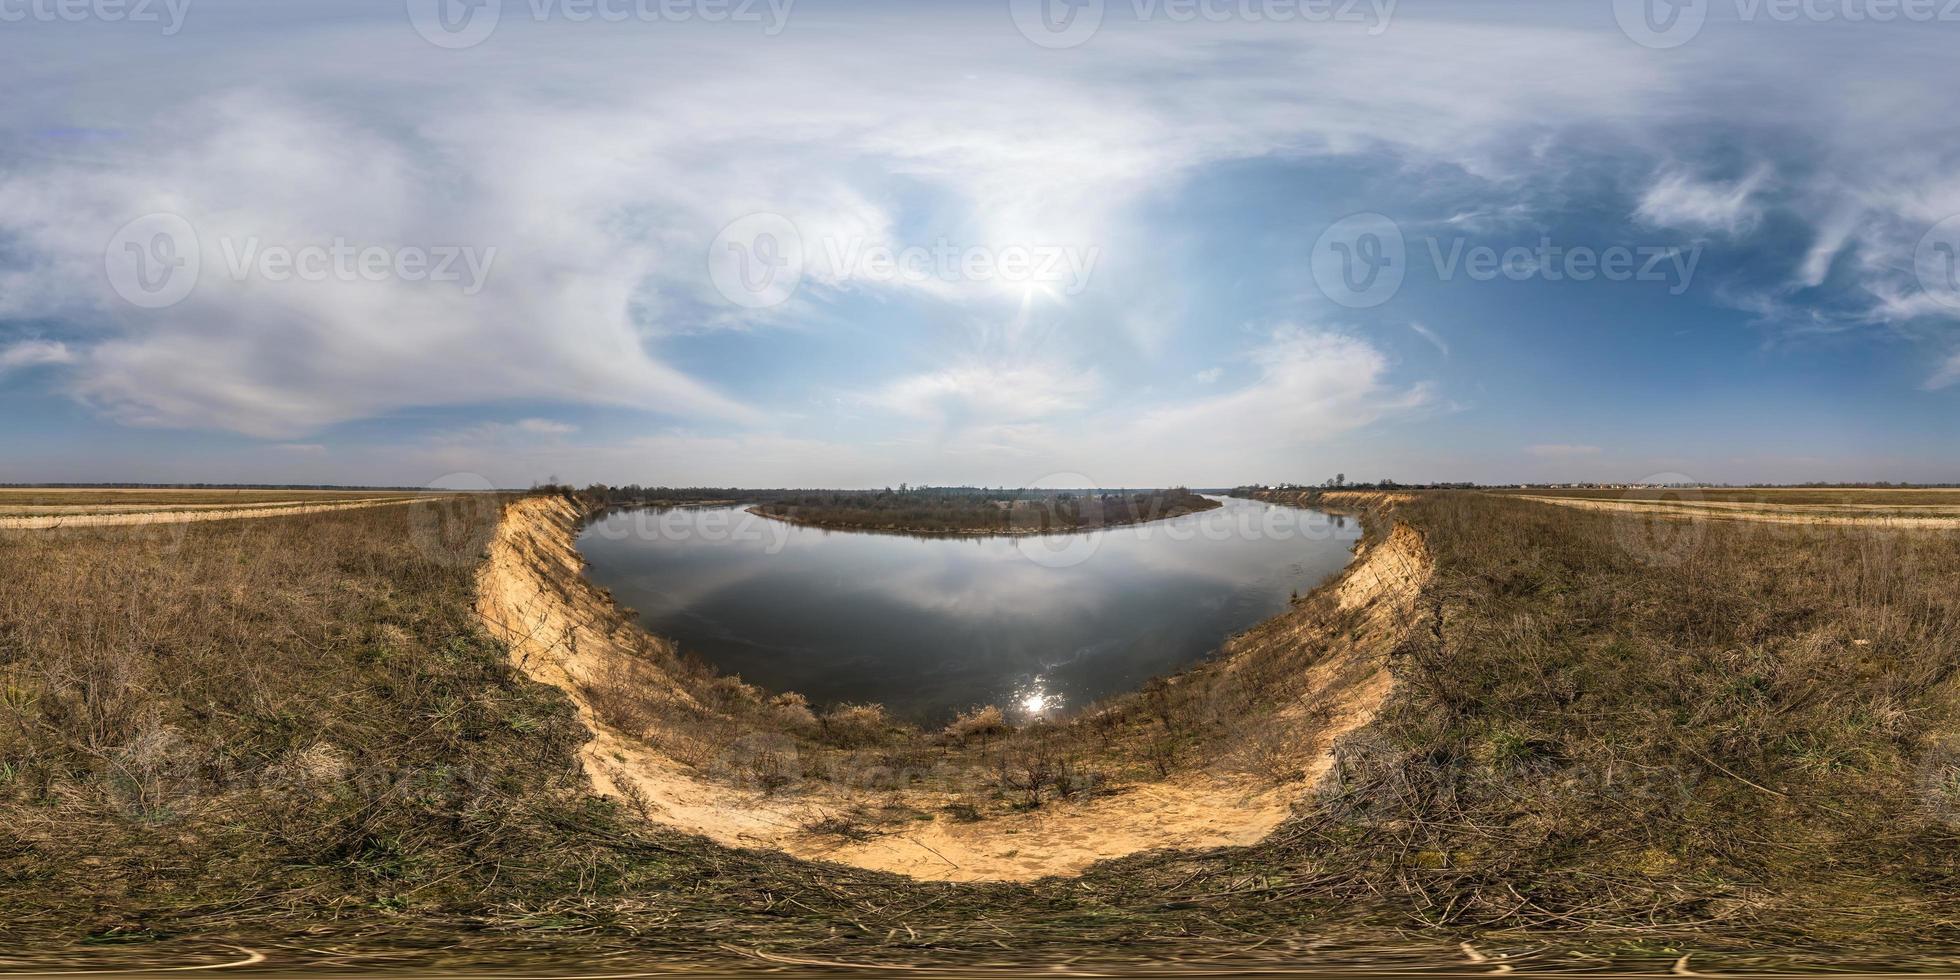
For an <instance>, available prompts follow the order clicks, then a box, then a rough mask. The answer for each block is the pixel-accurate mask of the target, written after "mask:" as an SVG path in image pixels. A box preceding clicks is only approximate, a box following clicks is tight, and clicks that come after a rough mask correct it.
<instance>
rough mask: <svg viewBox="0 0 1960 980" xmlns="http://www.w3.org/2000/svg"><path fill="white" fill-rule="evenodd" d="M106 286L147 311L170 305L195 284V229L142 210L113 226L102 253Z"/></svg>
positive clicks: (200, 263)
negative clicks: (142, 213) (139, 214)
mask: <svg viewBox="0 0 1960 980" xmlns="http://www.w3.org/2000/svg"><path fill="white" fill-rule="evenodd" d="M102 263H103V268H104V270H105V271H107V272H108V274H109V288H110V289H113V290H115V291H116V295H118V296H121V297H122V298H123V299H124V300H126V301H128V302H129V303H130V304H132V305H135V306H140V307H142V308H144V309H146V310H158V309H162V308H164V307H166V306H175V305H177V304H178V303H181V302H183V301H184V300H185V299H186V298H187V297H189V296H190V294H191V290H193V289H196V288H197V276H198V273H199V271H200V270H201V269H202V267H203V261H202V253H201V252H199V250H198V244H197V230H196V229H194V228H192V227H191V223H190V222H188V221H185V220H184V219H183V218H181V217H179V216H177V215H174V214H166V213H158V214H146V215H144V216H143V217H141V218H137V219H136V220H135V221H132V222H130V223H129V224H126V225H124V226H122V227H121V228H119V229H117V230H116V234H115V236H114V237H112V238H110V239H109V245H108V247H107V248H105V249H103V252H102Z"/></svg>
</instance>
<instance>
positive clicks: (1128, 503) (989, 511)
mask: <svg viewBox="0 0 1960 980" xmlns="http://www.w3.org/2000/svg"><path fill="white" fill-rule="evenodd" d="M1217 506H1218V502H1217V501H1215V500H1208V499H1206V498H1204V497H1201V496H1199V495H1197V494H1195V493H1192V492H1191V491H1189V490H1186V489H1184V488H1182V487H1178V488H1175V489H1171V490H1146V491H1141V492H1135V493H1095V492H1077V491H1053V492H1050V491H1040V490H1014V491H1003V490H995V491H988V490H944V489H925V490H897V491H893V490H867V491H825V492H821V493H801V494H792V495H783V496H780V497H777V498H773V499H770V500H765V501H763V502H761V503H758V504H756V505H754V507H752V508H751V509H752V510H753V511H754V512H755V513H758V514H762V515H763V516H765V517H774V518H777V519H779V520H785V521H790V522H792V523H796V524H807V525H810V526H813V527H831V528H848V529H852V530H868V531H903V532H906V533H911V534H1044V533H1053V532H1060V531H1080V530H1088V529H1093V528H1099V527H1116V526H1120V525H1127V524H1142V523H1145V522H1148V521H1157V520H1163V519H1165V518H1169V517H1177V516H1180V515H1183V514H1191V513H1196V512H1198V511H1203V510H1210V509H1212V508H1214V507H1217Z"/></svg>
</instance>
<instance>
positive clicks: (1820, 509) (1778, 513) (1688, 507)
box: [1511, 494, 1960, 530]
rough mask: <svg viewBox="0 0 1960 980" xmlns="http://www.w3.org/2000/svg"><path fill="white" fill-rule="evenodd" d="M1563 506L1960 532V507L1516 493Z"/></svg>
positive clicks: (1690, 515) (1627, 511)
mask: <svg viewBox="0 0 1960 980" xmlns="http://www.w3.org/2000/svg"><path fill="white" fill-rule="evenodd" d="M1511 496H1515V497H1517V498H1518V499H1520V500H1536V501H1539V502H1541V503H1547V504H1557V505H1558V506H1561V507H1577V508H1580V509H1582V510H1600V511H1611V512H1616V513H1625V514H1652V515H1660V516H1665V517H1681V518H1699V519H1702V520H1731V521H1755V522H1759V523H1765V524H1813V525H1825V526H1843V527H1854V526H1856V527H1888V528H1927V529H1935V530H1954V529H1960V506H1949V505H1944V504H1764V503H1748V502H1743V501H1732V500H1665V501H1657V500H1601V499H1598V498H1594V497H1558V496H1548V495H1539V494H1512V495H1511Z"/></svg>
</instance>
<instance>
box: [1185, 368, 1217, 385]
mask: <svg viewBox="0 0 1960 980" xmlns="http://www.w3.org/2000/svg"><path fill="white" fill-rule="evenodd" d="M1224 376H1225V369H1224V368H1217V367H1213V368H1205V369H1204V370H1202V371H1199V372H1198V373H1197V374H1194V375H1192V376H1191V380H1193V381H1196V382H1198V383H1199V384H1202V385H1208V384H1216V383H1217V381H1218V379H1219V378H1222V377H1224Z"/></svg>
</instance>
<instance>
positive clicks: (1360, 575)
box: [478, 497, 1426, 881]
mask: <svg viewBox="0 0 1960 980" xmlns="http://www.w3.org/2000/svg"><path fill="white" fill-rule="evenodd" d="M1208 503H1211V504H1212V505H1213V506H1216V502H1215V501H1208ZM590 516H591V514H590V509H589V508H586V507H584V506H582V505H581V504H579V503H577V502H575V501H572V500H570V499H567V498H562V497H553V498H531V499H526V500H521V501H518V502H516V503H514V504H513V505H512V506H511V508H510V509H509V510H508V511H507V512H506V514H505V517H504V520H503V522H502V524H501V525H500V527H499V530H498V533H497V536H496V538H495V539H494V540H493V542H492V545H491V549H490V558H489V561H488V562H487V563H486V564H485V566H484V570H483V574H482V575H481V577H480V578H479V586H478V594H479V611H480V613H481V615H482V617H483V620H484V622H485V624H486V626H487V627H488V628H489V629H490V631H491V632H492V634H493V635H496V636H498V637H499V638H501V639H503V640H504V641H505V642H506V643H508V644H509V645H510V648H511V654H512V658H513V662H514V663H516V664H517V665H518V666H519V667H520V669H522V670H524V671H525V672H526V673H527V675H529V676H531V677H532V678H533V679H535V680H539V681H541V682H544V683H548V684H552V685H553V686H556V687H559V688H561V689H563V690H565V691H566V692H567V693H568V694H569V695H570V696H571V698H572V699H573V701H574V703H575V704H577V705H578V708H579V711H580V717H581V719H582V720H583V721H584V722H585V724H586V725H587V726H588V727H590V728H591V729H592V730H593V731H594V732H595V733H596V737H595V739H594V740H593V741H592V742H591V743H589V744H588V745H587V746H586V748H585V750H584V751H583V757H584V758H585V759H586V763H587V770H588V772H589V774H590V775H591V777H592V780H593V785H594V786H595V788H597V789H598V790H599V791H600V792H602V793H605V794H607V795H610V796H613V797H615V798H619V799H622V800H625V801H628V802H629V804H630V805H633V806H634V807H636V808H637V809H639V810H640V811H641V812H642V813H644V814H645V815H646V816H647V818H648V819H651V820H654V821H656V822H659V823H662V824H665V825H667V826H672V827H675V828H678V829H682V830H685V831H687V832H690V833H699V834H703V835H705V836H708V837H710V838H712V839H715V840H718V841H721V842H723V843H726V844H730V845H732V846H748V847H767V848H771V849H775V850H780V851H783V852H785V853H789V854H792V855H794V856H798V857H804V858H813V859H823V860H830V861H837V862H840V863H845V864H850V865H854V866H857V867H863V868H872V869H877V870H885V871H895V872H898V873H900V874H905V875H908V876H912V877H919V878H930V879H938V880H953V881H976V880H1031V879H1034V878H1040V877H1046V876H1049V875H1056V874H1078V873H1080V872H1081V871H1082V870H1084V869H1085V868H1087V867H1088V866H1089V865H1090V864H1091V863H1093V862H1096V861H1100V860H1107V859H1110V858H1115V857H1121V856H1123V855H1127V854H1134V853H1139V852H1143V851H1151V850H1160V849H1166V848H1169V849H1185V850H1191V849H1204V848H1211V847H1218V846H1228V845H1245V844H1250V843H1253V842H1255V841H1257V840H1259V839H1260V838H1262V837H1264V836H1265V835H1267V834H1268V833H1270V832H1271V831H1272V830H1273V829H1274V828H1276V827H1277V826H1279V825H1280V824H1281V823H1282V822H1284V820H1285V819H1286V817H1287V816H1288V815H1289V814H1290V813H1291V809H1292V803H1293V801H1294V800H1296V799H1298V798H1299V797H1301V796H1302V795H1304V794H1307V793H1310V792H1312V790H1313V789H1314V788H1315V787H1316V786H1317V785H1318V783H1319V781H1320V779H1321V778H1322V777H1323V776H1324V775H1325V773H1326V772H1327V771H1328V770H1329V769H1330V767H1331V765H1332V760H1333V755H1332V752H1333V746H1334V743H1335V742H1336V740H1338V739H1339V738H1341V737H1342V736H1344V735H1346V734H1347V733H1349V732H1351V731H1354V730H1355V729H1357V728H1359V727H1360V726H1361V725H1363V724H1365V723H1366V722H1367V721H1368V720H1370V719H1371V718H1372V717H1373V715H1374V712H1375V711H1376V710H1377V709H1378V708H1379V706H1380V704H1381V703H1382V701H1383V699H1384V698H1386V697H1387V694H1388V692H1389V690H1390V688H1391V686H1392V685H1391V682H1390V679H1389V675H1388V672H1387V670H1386V653H1387V650H1388V649H1390V648H1392V647H1393V646H1394V645H1395V643H1396V642H1398V639H1397V638H1398V637H1399V636H1400V634H1401V633H1402V632H1403V631H1405V630H1406V629H1408V628H1409V623H1410V622H1411V620H1412V618H1413V608H1414V605H1413V604H1414V596H1415V594H1416V592H1417V591H1419V589H1420V587H1421V583H1422V581H1423V580H1424V578H1425V576H1426V572H1425V568H1426V553H1425V552H1424V550H1423V548H1422V544H1421V538H1420V535H1417V534H1415V532H1414V531H1413V530H1411V529H1408V528H1406V527H1396V528H1391V529H1390V530H1388V531H1387V532H1386V533H1384V534H1383V535H1381V536H1380V537H1379V539H1377V540H1374V541H1372V542H1369V543H1366V544H1364V546H1363V549H1362V552H1361V554H1360V555H1359V556H1358V557H1357V558H1356V560H1355V562H1354V563H1353V564H1352V565H1351V566H1350V568H1349V569H1348V570H1347V571H1345V572H1343V573H1342V574H1340V575H1338V576H1337V577H1336V579H1335V581H1333V582H1330V583H1329V584H1328V585H1327V586H1326V587H1324V588H1323V589H1322V590H1320V592H1317V593H1316V594H1315V596H1317V598H1316V597H1309V599H1308V600H1306V601H1303V602H1301V603H1299V604H1298V605H1296V606H1295V607H1294V608H1293V609H1290V610H1289V611H1288V612H1287V613H1285V614H1282V615H1281V616H1279V617H1276V618H1275V619H1274V620H1270V621H1268V622H1267V623H1264V624H1261V625H1260V626H1258V627H1255V628H1253V629H1252V630H1249V631H1247V632H1246V633H1244V634H1242V635H1240V636H1238V637H1234V638H1231V639H1230V640H1229V641H1228V642H1227V643H1226V645H1225V648H1224V650H1223V652H1222V653H1221V655H1220V656H1219V657H1218V658H1217V659H1216V660H1214V661H1212V662H1208V663H1206V664H1203V665H1200V666H1199V667H1197V668H1194V669H1192V670H1190V671H1187V672H1185V673H1183V674H1180V675H1176V676H1175V677H1172V678H1168V679H1165V680H1164V681H1159V682H1153V686H1152V687H1150V688H1148V689H1146V691H1144V692H1137V693H1133V694H1130V695H1127V696H1125V697H1123V698H1119V699H1116V700H1115V701H1113V702H1110V703H1107V704H1104V705H1100V706H1097V707H1095V708H1093V709H1091V710H1090V711H1089V712H1086V713H1085V714H1084V715H1083V716H1081V717H1078V718H1075V719H1072V720H1071V721H1069V722H1067V723H1065V724H1058V725H1048V724H1044V725H1040V726H1035V727H1033V728H1030V729H1026V730H1023V731H1019V732H1012V733H1005V732H1002V733H995V734H994V735H992V736H989V737H985V738H975V739H968V738H965V737H959V736H953V735H949V734H948V733H928V732H921V731H917V730H914V729H909V728H908V727H906V726H902V725H897V724H893V723H891V722H889V720H887V719H884V718H882V716H881V715H879V714H878V713H877V712H876V711H875V709H872V708H855V709H845V710H844V711H842V712H839V713H834V715H839V714H841V715H842V717H835V716H826V717H816V716H813V715H811V714H810V712H809V711H808V709H807V707H804V706H803V704H802V703H801V701H800V699H798V698H796V697H795V696H794V695H778V696H771V695H768V694H765V693H764V692H760V691H757V690H754V689H753V688H749V687H748V686H747V685H743V684H741V683H740V682H739V681H737V680H735V679H733V678H723V677H713V676H710V675H705V674H703V673H702V672H700V671H698V670H696V669H693V668H690V667H687V666H684V665H683V664H682V662H681V659H680V658H679V657H678V655H677V652H676V651H675V650H674V649H673V648H672V645H671V644H670V643H668V642H667V641H665V640H661V639H658V638H653V637H648V636H646V635H645V634H643V633H640V632H639V631H638V630H637V628H636V627H635V626H634V625H633V623H632V618H631V615H630V613H628V612H627V611H625V610H621V609H619V608H618V607H617V605H616V604H614V603H613V602H612V600H611V597H610V596H608V595H606V594H604V593H602V592H600V591H599V590H597V589H595V588H594V587H592V586H591V585H590V583H589V582H588V581H587V580H586V579H585V578H584V576H583V575H582V574H580V572H581V568H582V560H581V559H580V558H579V557H578V555H577V552H576V549H575V547H574V544H573V541H574V537H575V535H576V532H577V529H578V528H579V527H580V526H581V524H582V523H583V522H584V521H585V520H586V519H588V518H589V517H590ZM629 687H630V688H631V690H630V691H629V690H623V689H622V688H629ZM786 699H787V700H786ZM622 701H626V702H632V703H633V704H634V705H636V708H635V709H634V710H625V711H622V710H620V709H619V703H620V702H622ZM1228 704H1229V706H1230V707H1229V709H1228V708H1227V707H1226V705H1228ZM609 705H610V706H611V710H609ZM1199 715H1205V716H1208V717H1223V718H1231V719H1233V722H1234V723H1233V724H1232V725H1230V726H1225V727H1222V728H1207V727H1206V726H1205V725H1201V724H1199V723H1198V721H1197V716H1199ZM1187 716H1188V720H1187ZM867 722H868V724H867ZM866 727H869V728H871V729H872V731H869V732H866V731H861V730H857V729H863V728H866ZM955 727H956V728H957V727H958V726H957V725H956V726H955ZM842 730H851V733H850V734H849V735H848V737H846V738H844V739H841V740H840V739H839V738H838V737H836V733H837V732H838V731H842ZM840 741H841V742H843V743H844V744H839V743H840ZM895 760H903V761H902V762H899V763H898V764H897V765H894V764H893V763H894V761H895ZM894 770H896V771H899V772H901V773H902V775H899V776H897V777H896V778H892V777H890V776H888V775H885V774H888V773H890V772H892V771H894Z"/></svg>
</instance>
